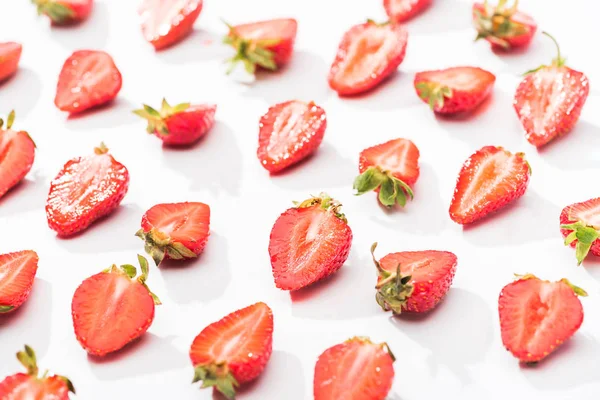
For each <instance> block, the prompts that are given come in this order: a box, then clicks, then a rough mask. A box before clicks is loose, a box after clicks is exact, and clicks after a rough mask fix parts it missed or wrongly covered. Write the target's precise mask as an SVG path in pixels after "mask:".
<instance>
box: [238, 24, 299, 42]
mask: <svg viewBox="0 0 600 400" xmlns="http://www.w3.org/2000/svg"><path fill="white" fill-rule="evenodd" d="M296 29H297V23H296V21H295V20H293V19H274V20H269V21H261V22H254V23H251V24H243V25H237V26H236V27H235V32H236V33H237V34H238V35H239V36H241V37H242V38H244V39H247V40H268V39H272V40H275V39H282V40H284V39H291V38H294V37H295V36H296Z"/></svg>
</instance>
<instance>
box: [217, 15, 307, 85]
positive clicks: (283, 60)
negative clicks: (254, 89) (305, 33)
mask: <svg viewBox="0 0 600 400" xmlns="http://www.w3.org/2000/svg"><path fill="white" fill-rule="evenodd" d="M227 26H228V27H229V33H228V34H227V36H225V39H224V42H225V43H226V44H228V45H230V46H232V47H233V48H234V49H235V50H236V54H235V56H233V57H232V58H231V59H229V60H228V61H229V62H230V64H231V65H230V67H229V71H228V73H229V72H231V71H233V69H234V68H235V66H236V64H237V63H238V62H242V63H243V64H244V68H245V69H246V71H247V72H248V73H250V74H254V72H255V71H256V67H260V68H263V69H268V70H271V71H275V70H278V69H279V68H281V67H282V66H283V65H285V64H287V63H288V62H289V61H290V59H291V58H292V53H293V51H294V42H295V41H296V31H297V30H298V23H297V22H296V20H295V19H272V20H268V21H260V22H253V23H249V24H242V25H235V26H232V25H227Z"/></svg>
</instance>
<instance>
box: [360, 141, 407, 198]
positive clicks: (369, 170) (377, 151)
mask: <svg viewBox="0 0 600 400" xmlns="http://www.w3.org/2000/svg"><path fill="white" fill-rule="evenodd" d="M358 169H359V171H360V175H359V176H358V177H356V179H355V180H354V189H356V191H357V193H356V194H357V195H361V194H364V193H367V192H370V191H371V190H376V191H377V192H379V201H380V202H381V204H383V205H385V206H388V207H392V206H393V205H394V204H396V203H398V204H400V206H402V207H404V205H405V204H406V197H407V196H410V198H411V199H412V198H413V192H412V189H411V186H412V185H414V184H415V182H416V181H417V178H418V177H419V149H417V146H415V145H414V143H413V142H411V141H410V140H408V139H393V140H390V141H387V142H385V143H382V144H378V145H377V146H373V147H369V148H368V149H365V150H363V151H362V152H361V153H360V161H359V165H358Z"/></svg>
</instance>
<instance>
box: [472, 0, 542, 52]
mask: <svg viewBox="0 0 600 400" xmlns="http://www.w3.org/2000/svg"><path fill="white" fill-rule="evenodd" d="M506 3H508V0H498V4H497V5H496V7H495V8H494V7H492V6H490V5H489V4H488V1H487V0H485V1H484V2H483V3H475V4H473V25H474V26H475V29H476V30H477V37H476V38H475V40H479V39H485V40H487V41H488V42H489V43H490V44H491V45H492V48H496V49H502V50H510V49H513V48H515V47H523V46H527V45H528V44H529V43H530V42H531V39H532V38H533V35H534V34H535V31H536V30H537V24H536V23H535V21H534V20H533V18H531V17H530V16H529V15H527V14H525V13H522V12H520V11H519V10H518V9H517V7H518V5H519V0H515V2H514V3H513V5H512V7H508V6H507V5H506Z"/></svg>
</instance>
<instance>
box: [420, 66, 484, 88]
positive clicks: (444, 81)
mask: <svg viewBox="0 0 600 400" xmlns="http://www.w3.org/2000/svg"><path fill="white" fill-rule="evenodd" d="M420 76H421V79H422V80H426V81H429V82H434V83H437V84H439V85H441V86H448V87H449V88H450V89H453V90H460V91H465V92H471V91H476V90H478V89H482V90H484V89H485V88H486V87H487V86H488V85H489V84H490V83H493V82H494V81H495V78H494V76H493V75H492V74H490V73H489V72H487V71H484V70H482V69H480V68H471V67H455V68H448V69H445V70H439V71H428V72H423V73H421V74H420Z"/></svg>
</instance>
